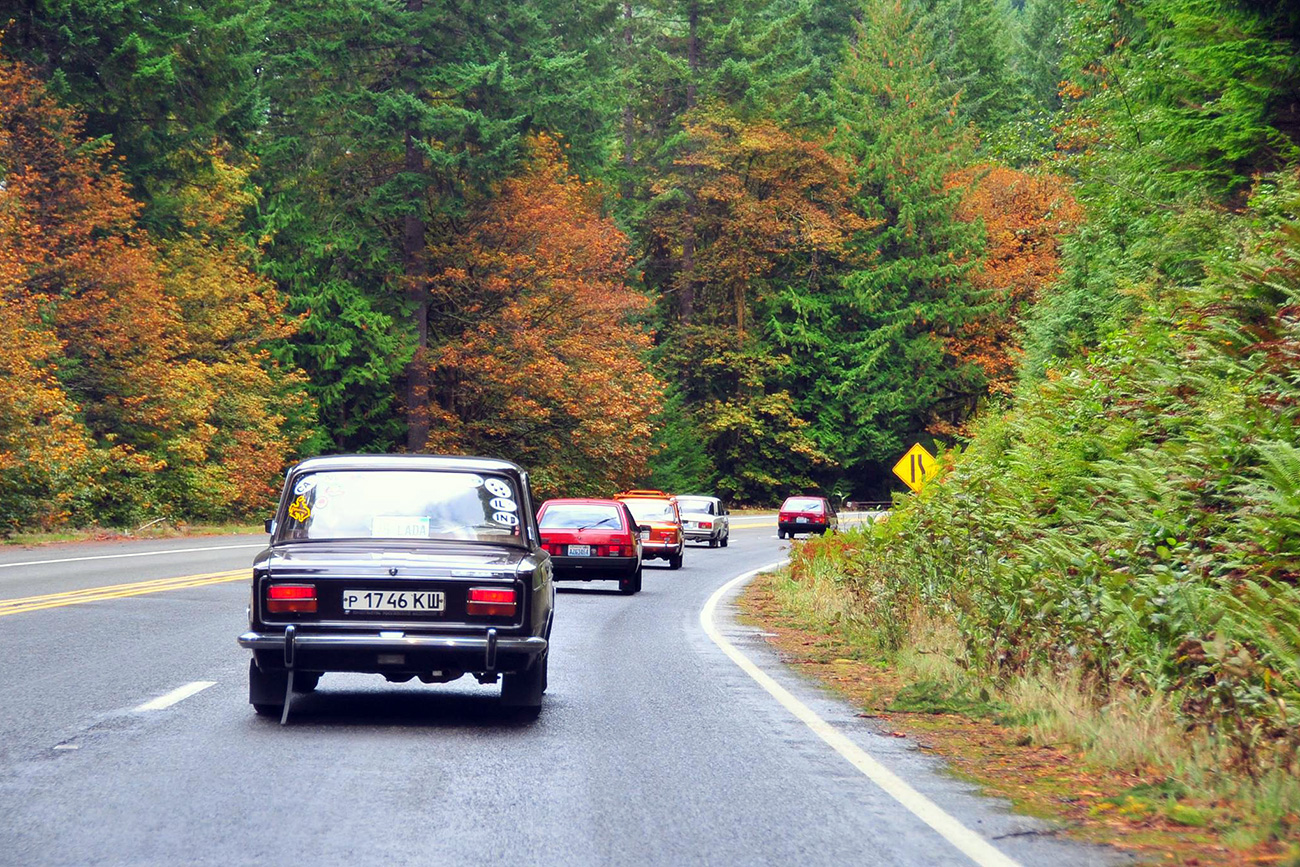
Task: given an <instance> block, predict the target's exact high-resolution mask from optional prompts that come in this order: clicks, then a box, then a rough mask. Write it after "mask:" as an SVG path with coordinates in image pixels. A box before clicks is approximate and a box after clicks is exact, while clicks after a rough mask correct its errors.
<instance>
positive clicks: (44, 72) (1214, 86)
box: [0, 0, 1300, 528]
mask: <svg viewBox="0 0 1300 867" xmlns="http://www.w3.org/2000/svg"><path fill="white" fill-rule="evenodd" d="M3 22H8V23H7V24H5V25H4V35H3V41H2V42H0V52H2V53H3V61H2V62H0V173H2V174H3V183H2V184H0V221H3V226H2V227H0V305H3V310H0V523H2V524H3V525H4V526H5V527H7V528H12V527H17V526H31V525H39V526H53V525H58V524H65V523H72V524H84V523H88V522H92V521H94V522H101V523H115V524H128V523H133V522H137V521H138V522H143V521H147V520H150V519H153V518H155V517H159V516H169V517H177V518H187V519H202V520H221V519H228V518H233V517H242V516H246V515H251V514H255V513H257V512H258V511H259V510H261V509H264V508H265V506H266V504H267V503H268V502H269V501H270V499H271V498H272V497H273V495H274V492H275V487H276V483H277V481H278V478H279V475H280V473H281V472H282V470H283V467H284V466H285V465H286V464H287V463H288V462H290V461H292V460H293V459H294V458H295V456H298V455H301V454H307V453H319V452H333V451H390V450H404V449H405V450H412V451H417V450H437V451H466V452H475V453H485V454H495V455H501V456H505V457H509V458H513V459H516V460H519V461H521V462H523V463H525V464H526V465H528V466H529V467H530V468H532V469H533V470H534V474H535V479H536V481H537V483H538V486H539V489H540V492H541V493H543V494H554V493H557V492H564V493H570V494H578V493H594V492H599V491H607V490H609V489H610V488H611V487H614V486H619V485H624V484H628V483H631V482H634V481H637V482H651V483H654V484H657V485H661V486H664V487H667V488H672V489H679V490H681V489H700V490H716V491H717V492H719V493H720V494H721V495H723V496H725V497H727V498H729V499H731V500H733V501H735V502H738V503H771V502H772V501H774V500H775V499H777V498H778V497H780V496H781V495H783V494H784V493H786V492H788V491H790V490H793V489H805V488H819V489H821V490H824V491H826V492H827V493H831V494H837V495H841V496H844V495H850V494H852V495H856V496H857V497H869V496H872V495H881V494H883V493H884V492H885V491H887V490H889V488H890V482H889V481H888V472H887V471H888V467H889V466H890V465H891V464H892V462H893V460H894V459H896V458H897V456H898V455H899V454H901V453H902V451H903V450H904V449H905V448H906V447H907V446H908V445H910V443H911V442H912V441H913V440H915V439H920V440H921V441H923V442H925V443H926V444H932V445H935V446H936V447H949V446H960V445H963V444H965V443H967V442H969V441H970V439H971V437H972V435H974V437H975V441H976V442H977V443H979V442H981V441H982V440H981V437H987V438H988V441H989V442H992V441H993V439H994V438H1000V439H998V440H997V441H998V442H1000V443H1005V442H1006V441H1007V438H1008V437H1012V438H1015V437H1028V438H1030V439H1032V437H1033V435H1034V434H1033V433H1032V432H1033V431H1034V430H1035V429H1036V427H1035V426H1036V425H1038V424H1039V422H1040V420H1041V419H1043V418H1045V417H1047V415H1046V414H1049V413H1053V412H1058V411H1063V410H1060V405H1065V406H1068V407H1070V408H1071V409H1070V411H1071V412H1075V413H1077V414H1078V418H1077V419H1076V422H1077V423H1078V424H1080V425H1081V424H1083V423H1084V421H1086V420H1088V419H1093V418H1096V417H1097V413H1098V412H1099V410H1098V408H1097V406H1096V405H1095V401H1101V402H1102V406H1112V405H1115V404H1114V403H1107V401H1110V402H1118V405H1121V406H1127V407H1130V408H1140V409H1141V411H1143V412H1151V413H1153V414H1154V416H1156V417H1159V418H1166V417H1168V418H1183V416H1181V415H1179V414H1178V413H1177V412H1176V411H1175V410H1177V409H1178V408H1179V407H1180V406H1184V405H1186V404H1188V403H1189V402H1193V400H1192V395H1193V394H1194V393H1196V394H1200V393H1202V392H1201V391H1197V389H1217V390H1218V391H1222V390H1223V389H1232V388H1234V387H1236V386H1233V385H1231V383H1232V382H1236V380H1233V379H1232V378H1231V376H1229V375H1228V374H1227V373H1225V372H1224V371H1225V370H1226V368H1224V367H1223V365H1222V364H1220V366H1219V367H1218V368H1214V366H1213V365H1212V364H1210V362H1209V361H1206V365H1207V366H1205V368H1204V370H1203V371H1201V369H1200V368H1198V367H1197V365H1198V364H1200V362H1201V361H1202V360H1204V358H1205V354H1204V353H1200V354H1197V352H1194V351H1193V350H1191V349H1187V348H1186V347H1183V349H1185V350H1186V352H1187V353H1189V354H1190V357H1191V360H1188V359H1185V358H1184V359H1179V358H1176V357H1175V355H1176V353H1175V354H1174V355H1171V354H1170V353H1174V351H1175V349H1177V347H1174V348H1171V344H1179V345H1181V344H1180V341H1186V340H1190V339H1191V338H1190V337H1189V336H1188V334H1187V333H1185V332H1193V333H1195V334H1197V335H1200V334H1202V333H1203V331H1201V330H1198V329H1202V328H1210V327H1211V326H1209V325H1204V326H1202V325H1195V326H1193V325H1188V322H1189V321H1191V318H1190V317H1193V311H1194V310H1198V311H1202V312H1204V311H1206V310H1209V311H1218V312H1216V313H1215V315H1220V314H1221V312H1222V311H1221V308H1222V305H1223V304H1225V303H1228V302H1232V303H1235V304H1239V305H1241V306H1242V308H1243V310H1244V311H1245V312H1242V313H1241V314H1240V316H1241V317H1245V318H1246V319H1248V320H1249V323H1253V324H1250V325H1249V327H1248V326H1247V325H1243V326H1242V328H1243V329H1245V330H1244V331H1241V332H1240V333H1238V332H1234V335H1235V336H1232V337H1230V338H1223V339H1224V340H1227V341H1228V342H1229V343H1231V342H1232V341H1237V342H1236V343H1232V345H1233V346H1238V347H1239V348H1244V347H1246V346H1248V345H1250V344H1249V342H1248V341H1250V340H1254V341H1256V342H1258V343H1264V342H1267V341H1270V340H1275V339H1280V338H1279V334H1280V333H1281V332H1282V331H1286V330H1287V329H1291V330H1294V327H1295V325H1294V323H1295V321H1296V320H1295V314H1294V310H1295V308H1294V307H1293V306H1290V305H1293V304H1295V303H1296V302H1295V299H1294V297H1292V296H1289V295H1286V294H1285V293H1284V292H1282V291H1281V290H1276V289H1268V288H1266V287H1268V286H1270V285H1272V284H1271V283H1270V279H1271V278H1269V277H1267V276H1256V277H1247V276H1243V275H1245V274H1246V273H1247V271H1249V269H1254V270H1253V271H1249V273H1250V274H1258V275H1268V274H1271V273H1273V270H1272V269H1275V268H1277V267H1283V265H1284V263H1289V264H1287V265H1285V267H1291V268H1294V263H1295V259H1294V255H1295V249H1296V248H1295V247H1294V245H1293V246H1291V247H1286V246H1285V243H1284V242H1283V241H1280V240H1278V239H1279V238H1286V237H1290V238H1291V239H1292V242H1288V243H1293V242H1294V236H1295V233H1296V231H1297V230H1296V220H1297V210H1298V209H1300V205H1298V202H1300V192H1298V190H1300V184H1298V183H1297V177H1296V171H1295V166H1296V158H1297V134H1298V133H1300V88H1298V87H1297V84H1298V83H1300V62H1298V61H1297V56H1300V51H1298V50H1297V41H1298V40H1300V10H1298V9H1297V7H1296V6H1295V5H1294V4H1288V3H1284V2H1268V0H1075V2H1069V3H1063V2H1058V0H1011V2H999V0H910V2H895V0H866V2H862V0H857V2H844V0H647V2H636V3H633V2H630V0H625V2H601V0H576V2H574V3H570V4H554V3H540V2H527V0H510V2H506V0H465V2H460V3H446V2H434V0H284V2H279V3H267V2H261V0H203V2H196V3H191V4H172V3H159V2H139V0H23V2H4V3H0V23H3ZM1288 232H1289V233H1291V234H1290V235H1289V236H1288V235H1287V234H1286V233H1288ZM1279 233H1282V234H1280V235H1279ZM1288 250H1289V251H1290V252H1287V251H1288ZM1288 256H1290V257H1292V258H1287V257H1288ZM1241 269H1247V270H1246V271H1243V270H1241ZM1252 281H1253V282H1252ZM1211 284H1213V285H1215V286H1221V287H1222V286H1234V287H1238V288H1234V289H1231V290H1224V291H1221V292H1219V293H1218V294H1217V295H1216V294H1214V293H1213V292H1210V291H1209V290H1207V289H1206V286H1208V285H1211ZM1198 305H1199V306H1198ZM1247 308H1248V309H1247ZM1288 311H1290V312H1288ZM1205 315H1209V314H1205ZM1223 315H1226V314H1223ZM1251 317H1254V318H1251ZM1199 321H1200V320H1197V322H1199ZM1216 321H1217V320H1216ZM1234 321H1235V320H1234ZM1251 328H1253V329H1254V330H1250V329H1251ZM1180 329H1182V330H1180ZM1288 333H1289V332H1288ZM1133 335H1141V337H1140V339H1139V338H1137V337H1134V336H1133ZM1243 335H1244V336H1243ZM1220 345H1224V346H1226V345H1228V344H1220ZM1180 351H1181V350H1180ZM1272 352H1273V354H1272V355H1269V356H1268V357H1269V358H1272V359H1274V361H1272V362H1268V363H1275V364H1277V365H1279V367H1278V372H1277V374H1276V375H1277V376H1278V377H1281V378H1282V379H1284V380H1288V377H1289V380H1288V381H1290V382H1294V370H1295V366H1294V365H1295V362H1296V361H1297V360H1298V359H1297V357H1296V356H1295V355H1294V354H1290V355H1288V353H1293V352H1294V347H1293V345H1292V344H1286V346H1285V347H1283V348H1277V349H1275V350H1273V351H1272ZM1126 353H1127V354H1126ZM1161 353H1164V354H1163V355H1161ZM1247 354H1249V353H1247ZM1252 357H1253V356H1252ZM1155 358H1160V359H1164V361H1162V362H1161V364H1155V362H1154V361H1152V359H1155ZM1216 363H1217V362H1216ZM1243 363H1245V362H1243ZM1250 363H1251V364H1255V363H1256V362H1250ZM1098 364H1108V365H1109V366H1106V367H1105V368H1104V375H1102V374H1099V373H1098V372H1097V371H1098V368H1097V365H1098ZM1258 364H1261V365H1262V364H1265V362H1264V361H1259V362H1258ZM1191 373H1195V374H1196V376H1199V377H1201V378H1202V379H1201V380H1198V381H1197V384H1190V385H1189V384H1188V383H1187V382H1185V381H1183V378H1182V376H1183V375H1191ZM1255 373H1256V374H1258V375H1257V376H1256V377H1255V378H1254V379H1252V378H1250V377H1248V376H1246V375H1245V374H1242V377H1243V379H1242V381H1243V382H1249V383H1258V382H1259V381H1261V380H1260V378H1259V377H1260V376H1262V374H1260V373H1259V371H1258V370H1255ZM1175 374H1179V375H1175ZM1161 377H1165V379H1164V380H1162V379H1161ZM1202 380H1204V381H1202ZM1063 382H1064V383H1071V384H1073V385H1071V386H1070V387H1071V388H1074V389H1076V390H1075V391H1070V390H1069V389H1068V388H1067V387H1066V386H1063V385H1062V384H1061V383H1063ZM1097 382H1104V383H1105V385H1104V387H1103V386H1098V385H1096V384H1095V383H1097ZM1206 383H1211V384H1206ZM1251 387H1253V386H1251ZM1089 388H1102V390H1103V391H1104V392H1106V393H1105V394H1104V395H1101V396H1095V395H1094V396H1093V397H1090V398H1088V399H1087V400H1085V399H1084V398H1085V396H1086V395H1085V393H1087V394H1091V392H1088V389H1089ZM1261 388H1262V387H1261ZM1188 389H1192V391H1188ZM1216 393H1217V392H1216ZM1270 394H1272V392H1270ZM1094 398H1095V400H1094ZM1259 400H1261V401H1267V400H1272V401H1273V403H1271V404H1267V406H1268V407H1272V408H1273V409H1274V410H1276V413H1275V414H1277V415H1278V416H1279V417H1283V416H1285V417H1286V418H1292V416H1293V415H1294V412H1295V394H1294V392H1286V393H1282V392H1279V393H1278V394H1277V395H1275V396H1273V397H1267V396H1265V397H1259ZM1053 401H1055V402H1056V403H1053ZM1259 406H1261V407H1264V406H1266V404H1265V403H1260V404H1259ZM1161 407H1164V410H1168V412H1165V413H1164V415H1162V412H1164V410H1162V409H1161ZM1287 413H1290V414H1291V415H1287ZM1001 419H1009V421H1002V422H1000V424H994V423H993V421H988V420H995V421H996V420H1001ZM1164 424H1165V423H1164V422H1159V423H1157V422H1152V425H1153V427H1151V426H1148V427H1142V426H1139V427H1141V430H1138V429H1137V428H1134V429H1133V430H1130V431H1127V432H1124V433H1119V432H1116V431H1107V432H1106V435H1110V434H1114V435H1115V436H1116V437H1120V438H1123V437H1129V439H1126V440H1124V442H1123V443H1120V444H1118V445H1115V450H1117V451H1119V452H1126V451H1129V450H1133V449H1140V448H1143V447H1145V446H1149V445H1151V444H1152V442H1153V441H1152V438H1153V437H1154V438H1156V440H1159V441H1163V440H1160V438H1164V439H1169V438H1170V437H1175V438H1176V435H1181V434H1182V433H1185V429H1184V427H1183V426H1182V422H1177V423H1174V422H1170V424H1171V425H1173V426H1174V427H1176V428H1177V430H1175V431H1173V432H1171V430H1169V429H1167V426H1166V427H1162V425H1164ZM981 425H982V427H981ZM986 429H987V431H986ZM1279 430H1281V428H1279ZM1287 430H1290V433H1285V431H1283V432H1281V433H1278V436H1279V437H1281V438H1282V440H1284V441H1286V442H1290V443H1294V442H1295V434H1294V429H1293V428H1288V429H1287ZM980 431H986V432H983V433H981V432H980ZM1054 431H1055V432H1056V434H1058V435H1059V437H1060V439H1061V440H1062V441H1064V440H1068V439H1069V435H1068V432H1067V431H1066V430H1065V429H1054ZM1210 435H1211V434H1209V433H1207V434H1206V436H1210ZM1214 435H1215V436H1224V437H1228V436H1235V434H1229V433H1224V432H1222V431H1220V432H1218V433H1215V434H1214ZM1098 436H1101V434H1098ZM1287 437H1289V439H1287ZM1088 443H1091V445H1089V444H1088ZM1112 445H1114V444H1112ZM1077 447H1078V448H1079V449H1085V450H1086V449H1089V448H1093V449H1097V448H1101V447H1100V446H1098V445H1097V442H1096V437H1092V438H1090V437H1080V438H1079V442H1078V443H1077ZM1107 448H1109V446H1108V447H1107ZM1102 451H1105V449H1102ZM1229 451H1230V450H1229ZM1100 453H1101V452H1098V454H1100ZM1093 457H1096V456H1093ZM1112 457H1113V455H1112ZM1182 457H1183V453H1182V452H1179V453H1177V454H1173V453H1171V456H1170V457H1169V460H1173V461H1174V462H1177V461H1179V460H1182ZM1220 458H1221V459H1222V460H1224V461H1227V462H1229V463H1230V464H1231V463H1233V462H1236V463H1235V464H1234V465H1235V466H1236V467H1238V468H1241V467H1245V466H1246V465H1250V464H1253V463H1261V462H1263V458H1261V457H1259V455H1258V454H1255V453H1253V452H1251V451H1250V449H1249V448H1248V447H1246V446H1243V447H1242V448H1241V449H1239V450H1238V451H1236V452H1231V453H1228V454H1224V455H1220V456H1219V457H1216V458H1215V460H1219V459H1220ZM972 460H973V459H972ZM1044 472H1045V471H1044V470H1042V469H1041V468H1040V469H1039V470H1038V471H1036V474H1035V475H1031V476H1030V481H1031V483H1033V484H1038V483H1040V482H1043V483H1044V484H1048V483H1046V482H1044V476H1043V473H1044ZM1293 482H1294V477H1293ZM1225 484H1231V483H1230V482H1225Z"/></svg>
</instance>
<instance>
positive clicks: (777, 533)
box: [776, 530, 785, 539]
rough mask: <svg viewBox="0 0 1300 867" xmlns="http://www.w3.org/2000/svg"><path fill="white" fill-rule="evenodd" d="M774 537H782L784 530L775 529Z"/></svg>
mask: <svg viewBox="0 0 1300 867" xmlns="http://www.w3.org/2000/svg"><path fill="white" fill-rule="evenodd" d="M776 538H778V539H784V538H785V530H777V531H776Z"/></svg>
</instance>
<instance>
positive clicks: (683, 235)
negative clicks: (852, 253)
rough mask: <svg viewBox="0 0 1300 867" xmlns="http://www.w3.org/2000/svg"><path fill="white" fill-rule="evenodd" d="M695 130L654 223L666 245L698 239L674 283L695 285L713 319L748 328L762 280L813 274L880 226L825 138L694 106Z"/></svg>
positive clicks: (690, 128) (677, 266)
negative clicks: (863, 212)
mask: <svg viewBox="0 0 1300 867" xmlns="http://www.w3.org/2000/svg"><path fill="white" fill-rule="evenodd" d="M685 132H686V143H685V145H684V152H683V153H682V154H681V156H679V157H678V158H677V159H676V161H675V164H674V171H673V172H672V173H670V174H669V175H668V176H667V177H666V178H664V179H663V180H661V181H659V182H658V183H657V184H656V185H655V186H654V190H653V191H654V193H655V194H656V195H657V196H658V200H659V201H658V206H657V208H656V211H655V213H654V214H653V216H652V217H651V220H650V226H649V228H650V232H651V235H652V237H653V238H654V239H655V240H656V246H657V247H658V248H659V249H660V250H662V251H665V252H669V251H683V250H684V249H686V246H687V244H688V243H689V245H690V248H691V250H692V251H693V255H692V256H691V257H690V258H689V259H688V257H686V256H685V255H684V253H683V254H681V255H680V261H677V262H672V263H668V269H667V270H669V271H670V272H672V273H673V277H672V282H673V285H672V286H671V287H670V289H671V290H675V291H679V292H680V291H682V290H683V289H689V290H693V291H691V295H692V297H693V298H696V299H697V300H698V302H699V306H700V308H701V312H702V313H704V315H705V316H706V318H708V319H712V320H713V321H717V322H727V321H728V320H729V321H731V322H733V323H735V324H736V325H737V327H738V330H743V325H744V322H745V319H746V316H747V308H748V306H749V305H750V303H751V302H752V299H753V296H754V294H755V292H756V291H757V290H758V289H759V287H758V286H757V285H756V284H757V283H758V282H759V281H762V280H763V279H765V278H768V277H771V276H773V275H775V274H776V273H777V272H781V274H782V276H783V277H785V278H787V279H794V280H798V279H800V278H803V277H806V276H807V275H808V274H810V273H812V272H813V271H815V270H816V269H817V267H818V254H823V253H830V254H832V255H843V254H844V251H845V245H846V243H847V242H848V241H849V240H850V239H851V238H852V237H853V236H854V235H855V234H856V233H858V232H860V231H863V230H865V229H868V228H870V227H871V225H872V224H871V223H870V222H869V221H867V220H864V219H862V218H861V217H859V216H858V215H857V214H856V213H855V212H854V211H853V209H852V207H851V195H852V193H853V184H852V181H851V174H850V170H849V167H848V166H847V165H846V164H845V163H844V162H843V161H842V160H840V159H838V158H837V157H835V156H832V155H831V154H830V153H828V152H827V151H826V149H825V147H823V145H822V144H821V143H820V142H811V141H804V140H802V139H800V138H798V137H796V136H794V135H791V134H790V133H788V132H786V131H785V130H782V129H781V128H780V127H778V126H776V125H775V124H774V123H771V122H770V121H758V122H753V123H748V122H744V121H741V120H740V119H738V118H736V117H734V116H732V115H731V114H729V113H728V112H727V111H726V110H724V109H718V108H705V109H700V110H697V111H695V112H693V113H692V114H691V115H689V116H688V118H687V120H686V122H685Z"/></svg>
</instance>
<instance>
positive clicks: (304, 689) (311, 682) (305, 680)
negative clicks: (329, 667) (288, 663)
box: [293, 671, 323, 695]
mask: <svg viewBox="0 0 1300 867" xmlns="http://www.w3.org/2000/svg"><path fill="white" fill-rule="evenodd" d="M321 674H323V672H320V671H295V672H294V673H293V691H294V692H297V693H302V694H304V695H305V694H306V693H309V692H315V691H316V687H317V686H318V685H319V684H320V677H321Z"/></svg>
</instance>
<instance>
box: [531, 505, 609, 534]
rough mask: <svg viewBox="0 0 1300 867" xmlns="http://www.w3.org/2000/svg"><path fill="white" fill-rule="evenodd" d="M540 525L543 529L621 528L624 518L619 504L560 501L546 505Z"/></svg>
mask: <svg viewBox="0 0 1300 867" xmlns="http://www.w3.org/2000/svg"><path fill="white" fill-rule="evenodd" d="M539 526H540V527H541V528H542V529H543V530H596V529H600V530H621V529H623V519H622V518H620V517H619V509H618V507H617V506H601V505H597V504H594V503H560V504H552V505H548V506H547V507H546V509H545V511H543V512H542V521H541V524H540V525H539Z"/></svg>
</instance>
